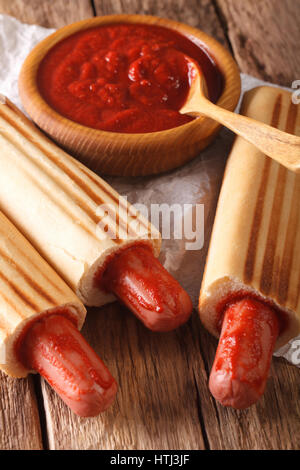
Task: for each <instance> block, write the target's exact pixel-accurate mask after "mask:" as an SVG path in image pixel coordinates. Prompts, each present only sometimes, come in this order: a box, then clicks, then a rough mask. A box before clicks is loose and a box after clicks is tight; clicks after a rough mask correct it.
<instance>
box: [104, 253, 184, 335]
mask: <svg viewBox="0 0 300 470" xmlns="http://www.w3.org/2000/svg"><path fill="white" fill-rule="evenodd" d="M102 282H103V284H104V287H105V288H106V289H107V290H108V291H110V292H113V293H114V294H115V295H116V296H117V297H118V298H119V299H120V300H121V301H122V302H123V303H124V304H125V305H126V306H127V307H128V308H129V309H130V310H132V312H133V313H134V314H135V315H136V316H137V317H138V318H139V319H140V320H141V321H142V322H143V323H144V324H145V325H146V326H147V327H148V328H150V330H153V331H170V330H173V329H174V328H177V327H178V326H179V325H181V324H182V323H184V322H186V321H187V319H188V318H189V316H190V315H191V313H192V309H193V306H192V302H191V299H190V297H189V296H188V294H187V293H186V292H185V290H184V289H183V288H182V287H181V286H180V284H179V283H178V282H177V281H176V280H175V279H174V278H173V277H172V276H171V275H170V274H169V273H168V271H167V270H166V269H165V268H164V267H163V266H162V265H161V264H160V262H159V261H158V260H157V259H156V258H155V257H154V256H153V254H152V252H151V251H150V249H148V248H147V247H143V246H134V247H131V248H128V249H126V250H124V251H123V252H121V253H120V254H119V255H117V256H115V257H114V258H113V259H112V261H111V262H110V263H109V266H108V268H107V269H106V271H105V273H104V275H103V278H102Z"/></svg>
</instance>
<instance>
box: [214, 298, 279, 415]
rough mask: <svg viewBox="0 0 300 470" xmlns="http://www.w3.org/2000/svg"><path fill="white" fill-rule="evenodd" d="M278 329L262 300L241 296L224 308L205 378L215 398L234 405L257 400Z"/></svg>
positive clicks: (267, 369) (249, 403)
mask: <svg viewBox="0 0 300 470" xmlns="http://www.w3.org/2000/svg"><path fill="white" fill-rule="evenodd" d="M278 332H279V323H278V318H277V316H276V313H275V312H274V310H273V309H272V308H270V307H268V306H267V305H265V304H263V303H262V302H259V301H257V300H252V299H249V298H245V299H243V300H240V301H237V302H235V303H233V304H231V305H230V306H229V307H228V308H227V310H226V312H225V316H224V321H223V325H222V331H221V336H220V340H219V345H218V349H217V352H216V357H215V361H214V364H213V367H212V371H211V374H210V379H209V389H210V391H211V393H212V395H213V396H214V397H215V399H216V400H218V401H219V402H220V403H221V404H222V405H224V406H232V407H233V408H237V409H243V408H247V407H248V406H250V405H252V404H254V403H256V402H257V401H258V399H259V398H260V397H261V395H262V394H263V393H264V390H265V386H266V382H267V379H268V374H269V369H270V364H271V359H272V354H273V351H274V347H275V343H276V339H277V336H278Z"/></svg>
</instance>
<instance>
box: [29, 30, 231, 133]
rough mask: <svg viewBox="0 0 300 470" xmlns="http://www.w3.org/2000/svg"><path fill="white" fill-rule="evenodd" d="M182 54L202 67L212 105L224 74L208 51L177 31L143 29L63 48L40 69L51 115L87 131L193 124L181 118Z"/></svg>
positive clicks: (70, 41)
mask: <svg viewBox="0 0 300 470" xmlns="http://www.w3.org/2000/svg"><path fill="white" fill-rule="evenodd" d="M184 54H186V55H188V56H189V57H191V58H192V59H194V60H195V61H196V62H197V63H198V64H199V66H200V68H201V69H202V72H203V74H204V76H205V78H206V81H207V85H208V93H209V97H210V99H211V100H212V101H214V102H215V101H216V100H217V99H218V97H219V96H220V94H221V91H222V86H223V83H222V75H221V73H220V71H219V70H218V68H217V66H216V64H215V63H214V60H213V59H212V58H211V57H210V56H209V55H208V54H207V52H206V51H205V50H204V49H202V48H200V47H199V46H198V45H196V44H195V43H194V42H192V41H191V40H189V39H188V38H186V37H185V36H183V35H181V34H180V33H177V32H176V31H173V30H172V29H168V28H164V27H161V26H152V25H146V24H110V25H104V26H99V27H97V28H92V29H87V30H85V31H80V32H78V33H76V34H74V35H72V36H69V37H68V38H66V39H64V40H62V41H60V42H59V43H58V44H56V45H55V46H54V47H53V48H52V49H51V50H50V51H49V52H48V53H47V55H46V56H45V58H44V59H43V61H42V62H41V65H40V67H39V70H38V77H37V79H38V87H39V90H40V93H41V94H42V96H43V97H44V99H45V100H46V102H47V103H48V104H49V105H50V106H51V107H52V108H54V109H55V110H56V111H58V112H59V113H60V114H62V115H63V116H65V117H67V118H69V119H71V120H73V121H75V122H78V123H80V124H83V125H85V126H88V127H92V128H95V129H102V130H105V131H112V132H125V133H144V132H154V131H160V130H165V129H170V128H173V127H176V126H180V125H182V124H185V123H187V122H189V121H191V120H192V119H193V118H192V117H190V116H185V115H182V114H180V113H179V112H178V110H179V109H180V108H181V107H182V105H183V103H184V102H185V99H186V97H187V93H188V89H189V74H188V66H187V62H186V60H185V57H184Z"/></svg>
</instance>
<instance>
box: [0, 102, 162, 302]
mask: <svg viewBox="0 0 300 470" xmlns="http://www.w3.org/2000/svg"><path fill="white" fill-rule="evenodd" d="M1 102H2V104H1ZM0 146H1V152H0V209H1V210H2V211H3V212H4V213H5V214H6V215H7V216H8V217H9V218H10V220H12V221H13V223H14V224H15V225H16V226H17V227H18V228H19V230H20V231H21V232H22V233H23V234H24V235H25V236H26V238H28V240H30V242H31V243H32V244H33V245H34V246H35V248H36V249H37V250H38V251H39V253H40V254H41V255H42V256H43V257H44V258H45V259H46V260H47V261H48V262H49V263H50V264H51V265H52V266H53V267H54V268H55V270H56V271H57V272H58V273H59V274H60V275H61V276H62V277H63V279H64V280H65V281H66V282H67V283H68V284H69V286H70V287H71V288H72V289H73V290H74V291H75V292H76V294H77V295H78V296H79V298H80V299H81V300H82V301H83V302H84V303H85V304H86V305H92V306H101V305H104V304H106V303H108V302H111V301H112V300H114V299H115V297H114V296H113V295H112V294H109V293H107V292H105V291H104V290H101V289H99V287H98V286H96V283H95V273H97V272H99V271H100V270H101V269H102V268H103V267H104V266H105V263H106V261H108V260H109V259H110V257H111V256H112V255H114V254H116V253H117V252H118V251H119V250H122V249H124V248H125V247H128V246H130V245H132V244H136V243H140V242H143V243H146V244H147V245H149V247H150V248H151V249H152V250H153V252H154V255H155V256H158V254H159V250H160V244H161V237H160V234H159V232H158V231H157V230H156V229H155V228H154V227H153V226H152V225H151V224H150V223H149V222H148V221H147V220H146V219H145V218H144V217H142V216H141V215H140V214H139V213H137V212H136V211H135V210H134V209H133V207H132V206H131V205H130V204H129V203H128V202H127V201H126V199H124V198H122V197H121V196H119V194H118V193H117V192H116V191H114V190H113V189H112V188H111V187H110V186H109V185H108V184H107V183H106V182H105V181H103V180H102V179H101V178H100V177H99V176H97V175H96V174H95V173H93V172H92V171H90V170H89V169H88V168H86V167H85V166H84V165H82V164H81V163H79V162H78V161H77V160H75V159H73V158H72V157H70V156H69V155H68V154H66V153H65V152H64V151H63V150H61V149H60V148H58V147H57V146H56V145H55V144H54V143H53V142H51V141H50V140H49V139H47V138H46V137H45V136H44V135H43V134H42V133H41V132H40V131H39V130H38V129H37V128H36V127H35V126H34V125H33V124H32V123H31V122H30V121H29V120H28V119H27V118H26V117H25V116H24V115H23V114H22V113H21V111H20V110H18V109H17V108H16V107H15V106H14V105H13V104H12V103H11V102H10V101H9V100H7V99H6V98H5V97H2V100H0ZM105 211H106V213H107V214H108V216H105ZM103 215H104V217H103ZM101 221H102V226H101V227H99V223H101Z"/></svg>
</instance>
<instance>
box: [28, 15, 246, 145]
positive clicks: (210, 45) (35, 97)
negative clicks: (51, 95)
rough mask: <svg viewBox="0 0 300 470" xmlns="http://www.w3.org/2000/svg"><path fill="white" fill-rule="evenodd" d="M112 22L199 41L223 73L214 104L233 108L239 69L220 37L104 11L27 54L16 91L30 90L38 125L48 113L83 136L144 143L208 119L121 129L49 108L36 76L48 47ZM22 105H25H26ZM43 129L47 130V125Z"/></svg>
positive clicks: (153, 18)
mask: <svg viewBox="0 0 300 470" xmlns="http://www.w3.org/2000/svg"><path fill="white" fill-rule="evenodd" d="M113 23H137V24H148V25H151V24H153V25H157V26H163V27H165V28H169V29H173V30H175V31H177V32H179V33H181V34H183V35H184V36H186V37H187V38H188V39H190V40H191V41H192V42H194V43H196V44H197V45H199V46H200V47H201V48H203V49H204V50H205V51H206V53H207V54H208V55H209V57H210V58H211V59H212V60H213V61H214V62H215V64H216V65H217V67H218V68H219V70H220V72H221V74H222V77H223V82H224V86H223V91H222V93H221V95H220V97H219V98H218V100H217V102H216V103H215V104H216V105H218V106H221V107H223V108H224V109H227V110H229V111H234V109H235V108H236V106H237V104H238V101H239V98H240V93H241V78H240V72H239V69H238V66H237V64H236V62H235V60H234V59H233V57H232V56H231V54H230V53H229V52H228V51H227V49H226V48H225V47H224V46H223V45H222V44H221V43H220V42H219V41H217V40H216V39H214V38H213V37H212V36H210V35H208V34H207V33H205V32H204V31H202V30H200V29H198V28H195V27H193V26H189V25H187V24H185V23H181V22H178V21H175V20H170V19H168V18H162V17H158V16H152V15H128V14H120V15H104V16H97V17H92V18H88V19H84V20H81V21H77V22H75V23H71V24H69V25H66V26H63V27H62V28H59V29H57V30H56V31H55V32H54V33H52V34H50V35H49V36H47V37H46V38H45V39H43V40H42V41H40V42H39V43H38V44H37V45H36V46H35V47H34V48H33V49H32V51H31V52H30V53H29V54H28V56H27V57H26V59H25V61H24V63H23V65H22V68H21V71H20V75H19V93H20V96H21V101H22V102H24V101H26V100H25V99H24V96H25V95H28V94H30V96H31V99H30V107H31V113H30V115H31V117H32V119H33V120H34V122H36V124H37V125H38V126H39V127H41V128H43V126H42V125H40V123H41V122H42V119H41V120H40V122H38V120H36V119H35V118H36V116H38V117H39V118H41V117H42V118H43V116H45V115H47V120H48V122H49V121H51V124H52V125H55V126H57V128H58V129H61V130H62V129H64V130H65V129H69V130H71V129H72V131H73V132H76V133H77V135H80V136H81V137H82V138H83V139H84V138H86V137H89V138H95V139H99V138H101V139H102V141H105V140H106V141H107V142H110V141H111V139H112V137H113V138H114V141H115V143H116V140H118V141H122V140H123V139H125V138H126V140H127V144H130V143H131V142H132V143H133V142H136V141H137V140H140V139H143V142H144V143H145V141H146V142H147V141H153V138H154V137H155V136H157V135H160V136H163V135H164V136H165V137H166V138H168V136H169V135H171V134H173V132H174V129H177V130H178V129H180V130H182V131H185V130H187V129H189V130H192V128H193V127H198V126H199V125H201V123H202V122H203V121H204V120H207V119H209V118H207V117H205V116H200V117H199V118H198V119H195V120H193V121H190V122H188V123H185V124H182V125H181V126H177V127H172V128H170V129H165V130H161V131H154V132H145V133H123V132H114V131H105V130H101V129H95V128H93V127H88V126H85V125H84V124H80V123H78V122H76V121H72V120H71V119H69V118H67V117H65V116H63V115H62V114H60V113H59V112H58V111H56V110H55V109H54V108H52V107H51V106H50V105H49V104H48V103H47V101H46V100H45V99H44V98H43V96H42V95H41V93H40V91H39V89H38V85H37V79H36V77H37V73H38V69H39V66H40V63H41V61H42V60H43V58H44V57H45V56H46V54H47V53H48V51H49V50H50V49H52V47H54V46H55V45H56V44H57V43H58V42H60V41H61V40H63V39H65V38H66V37H69V36H71V35H73V34H75V33H77V32H79V31H83V30H88V29H91V28H93V27H97V26H101V25H104V24H113ZM24 90H25V91H24ZM24 107H25V109H26V105H25V106H24ZM215 126H216V128H217V126H219V124H218V123H217V122H215ZM45 132H47V130H46V129H45Z"/></svg>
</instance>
